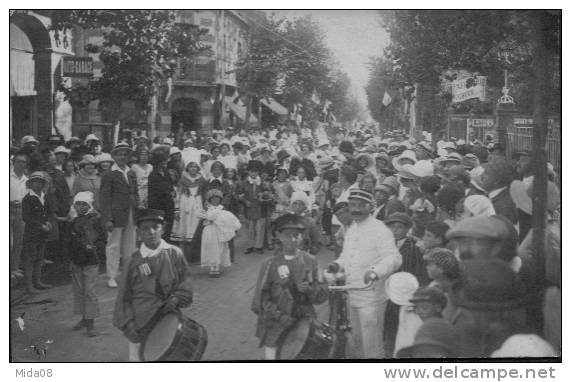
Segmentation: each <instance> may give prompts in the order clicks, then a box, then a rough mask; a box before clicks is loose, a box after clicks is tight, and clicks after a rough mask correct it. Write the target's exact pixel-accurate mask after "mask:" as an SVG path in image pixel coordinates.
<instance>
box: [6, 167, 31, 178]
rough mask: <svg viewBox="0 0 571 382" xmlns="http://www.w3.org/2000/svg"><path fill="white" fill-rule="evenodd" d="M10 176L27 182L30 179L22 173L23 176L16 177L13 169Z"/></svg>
mask: <svg viewBox="0 0 571 382" xmlns="http://www.w3.org/2000/svg"><path fill="white" fill-rule="evenodd" d="M10 176H13V177H14V178H16V179H18V180H27V179H28V177H27V176H26V174H25V173H22V176H18V175H16V172H15V171H14V169H13V168H11V169H10Z"/></svg>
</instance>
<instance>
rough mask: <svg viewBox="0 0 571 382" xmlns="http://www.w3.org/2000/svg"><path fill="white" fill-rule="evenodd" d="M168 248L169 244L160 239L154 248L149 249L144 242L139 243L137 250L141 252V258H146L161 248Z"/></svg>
mask: <svg viewBox="0 0 571 382" xmlns="http://www.w3.org/2000/svg"><path fill="white" fill-rule="evenodd" d="M168 248H170V244H168V243H167V242H166V241H164V240H162V239H161V243H160V244H159V246H158V247H157V248H155V249H150V248H149V247H147V246H146V245H145V243H141V248H140V249H139V252H141V256H142V257H143V259H146V258H147V257H152V256H155V255H156V254H158V253H159V252H160V251H162V250H163V249H168Z"/></svg>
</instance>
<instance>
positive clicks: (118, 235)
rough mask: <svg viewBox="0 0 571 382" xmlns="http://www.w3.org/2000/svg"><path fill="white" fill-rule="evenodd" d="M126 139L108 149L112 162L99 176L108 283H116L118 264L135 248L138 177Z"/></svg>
mask: <svg viewBox="0 0 571 382" xmlns="http://www.w3.org/2000/svg"><path fill="white" fill-rule="evenodd" d="M131 152H132V150H131V148H130V147H129V145H128V144H127V143H123V142H120V143H118V144H117V145H116V146H115V148H114V149H113V150H112V151H111V155H113V159H114V160H115V163H114V164H113V166H112V167H111V169H110V171H108V172H107V173H106V174H105V175H103V178H102V179H101V191H100V193H99V200H100V203H99V205H100V206H101V221H102V223H103V224H104V226H105V229H106V230H107V231H109V237H108V240H107V247H106V251H105V252H106V256H107V276H108V277H109V280H108V281H107V286H109V287H110V288H116V287H117V281H116V280H117V275H118V273H119V264H120V261H121V258H123V264H126V262H127V260H128V259H129V258H130V256H131V255H132V254H133V252H135V249H136V246H135V244H136V233H135V230H136V227H135V223H134V221H135V218H134V216H133V215H134V213H135V207H136V206H137V180H136V178H135V174H134V173H133V172H131V171H130V168H129V166H127V162H128V160H129V157H130V155H131Z"/></svg>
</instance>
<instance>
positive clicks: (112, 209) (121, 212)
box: [99, 170, 150, 227]
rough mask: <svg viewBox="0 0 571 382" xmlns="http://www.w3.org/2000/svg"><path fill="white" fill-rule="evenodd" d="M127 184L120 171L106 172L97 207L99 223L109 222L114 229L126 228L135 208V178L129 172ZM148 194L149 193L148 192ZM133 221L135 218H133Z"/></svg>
mask: <svg viewBox="0 0 571 382" xmlns="http://www.w3.org/2000/svg"><path fill="white" fill-rule="evenodd" d="M128 177H129V182H127V180H125V176H124V175H123V174H122V173H121V172H120V171H116V170H115V171H108V172H107V173H105V174H104V175H103V177H102V179H101V190H100V192H99V207H100V208H101V222H102V223H103V224H105V223H106V222H108V221H110V222H112V223H113V225H114V226H115V227H126V226H127V222H128V221H129V213H132V214H133V213H134V212H135V208H136V206H137V198H138V196H137V178H136V176H135V174H134V173H133V172H131V171H129V175H128ZM149 193H150V192H149ZM133 220H135V216H133Z"/></svg>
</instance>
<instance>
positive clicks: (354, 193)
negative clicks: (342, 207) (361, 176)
mask: <svg viewBox="0 0 571 382" xmlns="http://www.w3.org/2000/svg"><path fill="white" fill-rule="evenodd" d="M348 199H359V200H363V201H365V202H367V203H373V194H371V193H370V192H369V191H366V190H361V189H359V188H355V189H352V190H351V191H350V192H349V197H348Z"/></svg>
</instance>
